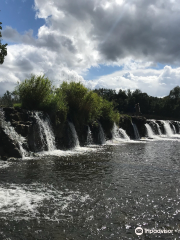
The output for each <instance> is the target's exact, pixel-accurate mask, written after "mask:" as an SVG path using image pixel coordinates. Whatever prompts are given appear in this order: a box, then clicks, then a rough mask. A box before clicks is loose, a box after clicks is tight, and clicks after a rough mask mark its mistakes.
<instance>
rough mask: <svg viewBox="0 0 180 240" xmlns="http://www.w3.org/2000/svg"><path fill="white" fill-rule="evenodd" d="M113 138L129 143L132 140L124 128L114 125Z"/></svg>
mask: <svg viewBox="0 0 180 240" xmlns="http://www.w3.org/2000/svg"><path fill="white" fill-rule="evenodd" d="M112 138H113V139H121V140H122V139H123V140H126V141H129V140H130V138H129V136H128V135H127V133H126V131H125V130H124V129H122V128H118V126H117V125H116V124H115V123H114V126H113V129H112Z"/></svg>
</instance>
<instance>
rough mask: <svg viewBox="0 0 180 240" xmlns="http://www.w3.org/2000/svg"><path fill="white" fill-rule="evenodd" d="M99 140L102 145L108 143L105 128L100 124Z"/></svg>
mask: <svg viewBox="0 0 180 240" xmlns="http://www.w3.org/2000/svg"><path fill="white" fill-rule="evenodd" d="M98 138H99V142H100V144H105V143H106V138H105V134H104V131H103V128H102V126H101V124H100V123H99V133H98Z"/></svg>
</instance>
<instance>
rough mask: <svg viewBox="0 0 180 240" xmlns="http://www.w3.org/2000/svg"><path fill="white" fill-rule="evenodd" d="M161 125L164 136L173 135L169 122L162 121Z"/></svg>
mask: <svg viewBox="0 0 180 240" xmlns="http://www.w3.org/2000/svg"><path fill="white" fill-rule="evenodd" d="M161 122H162V124H163V125H164V129H165V132H166V135H167V136H169V137H171V136H172V135H173V134H174V133H173V131H172V129H171V127H170V124H169V121H168V120H167V121H163V120H161Z"/></svg>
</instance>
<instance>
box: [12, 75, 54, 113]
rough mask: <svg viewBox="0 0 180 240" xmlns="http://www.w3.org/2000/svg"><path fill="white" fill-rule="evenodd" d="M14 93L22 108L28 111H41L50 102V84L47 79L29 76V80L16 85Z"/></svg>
mask: <svg viewBox="0 0 180 240" xmlns="http://www.w3.org/2000/svg"><path fill="white" fill-rule="evenodd" d="M16 92H17V93H18V95H19V97H20V101H21V103H22V107H23V108H26V109H30V110H43V109H44V108H46V107H47V105H48V104H50V102H51V98H52V96H51V94H52V84H51V81H50V80H49V79H48V78H45V77H44V75H43V76H41V75H40V76H35V75H31V78H30V79H25V81H24V82H22V83H20V84H18V86H17V87H16Z"/></svg>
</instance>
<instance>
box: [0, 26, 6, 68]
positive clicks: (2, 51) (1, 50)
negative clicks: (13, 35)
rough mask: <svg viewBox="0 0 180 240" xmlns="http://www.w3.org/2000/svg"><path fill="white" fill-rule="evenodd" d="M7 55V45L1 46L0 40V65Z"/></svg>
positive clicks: (0, 36)
mask: <svg viewBox="0 0 180 240" xmlns="http://www.w3.org/2000/svg"><path fill="white" fill-rule="evenodd" d="M1 24H2V23H1V22H0V30H2V27H1ZM0 38H2V34H1V31H0ZM6 55H7V44H1V40H0V64H3V62H4V58H5V56H6Z"/></svg>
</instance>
